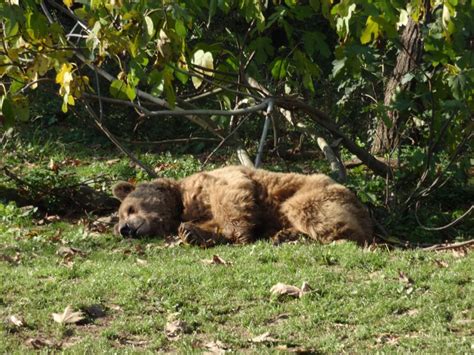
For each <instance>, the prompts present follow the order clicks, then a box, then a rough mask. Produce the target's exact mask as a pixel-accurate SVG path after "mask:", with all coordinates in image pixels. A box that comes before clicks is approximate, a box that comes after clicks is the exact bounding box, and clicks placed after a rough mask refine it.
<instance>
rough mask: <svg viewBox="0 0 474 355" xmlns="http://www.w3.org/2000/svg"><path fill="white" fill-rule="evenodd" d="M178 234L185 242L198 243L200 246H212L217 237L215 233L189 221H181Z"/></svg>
mask: <svg viewBox="0 0 474 355" xmlns="http://www.w3.org/2000/svg"><path fill="white" fill-rule="evenodd" d="M178 236H179V238H180V239H181V240H182V241H183V243H185V244H190V245H198V246H200V247H201V248H209V247H213V246H215V245H216V244H217V242H218V239H219V238H216V235H215V233H213V232H209V231H206V230H203V229H201V228H199V227H198V226H197V225H195V224H193V223H190V222H183V223H181V224H180V225H179V228H178Z"/></svg>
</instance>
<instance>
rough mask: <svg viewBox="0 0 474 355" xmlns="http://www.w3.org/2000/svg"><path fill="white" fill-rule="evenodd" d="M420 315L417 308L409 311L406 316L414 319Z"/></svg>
mask: <svg viewBox="0 0 474 355" xmlns="http://www.w3.org/2000/svg"><path fill="white" fill-rule="evenodd" d="M418 313H420V311H419V310H417V309H416V308H415V309H410V310H408V312H407V313H406V314H407V316H410V317H413V316H416V315H417V314H418Z"/></svg>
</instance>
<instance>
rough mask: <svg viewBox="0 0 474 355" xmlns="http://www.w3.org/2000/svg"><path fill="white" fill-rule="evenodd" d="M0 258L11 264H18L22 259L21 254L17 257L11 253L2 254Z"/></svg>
mask: <svg viewBox="0 0 474 355" xmlns="http://www.w3.org/2000/svg"><path fill="white" fill-rule="evenodd" d="M0 260H3V261H6V262H7V263H9V264H11V265H18V264H19V260H20V259H19V256H18V258H17V257H16V255H15V257H11V256H10V255H6V254H0Z"/></svg>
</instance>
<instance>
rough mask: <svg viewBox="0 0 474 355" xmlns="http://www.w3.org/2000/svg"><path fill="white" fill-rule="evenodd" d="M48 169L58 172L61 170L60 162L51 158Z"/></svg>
mask: <svg viewBox="0 0 474 355" xmlns="http://www.w3.org/2000/svg"><path fill="white" fill-rule="evenodd" d="M48 169H49V170H52V171H53V172H55V173H57V172H58V171H59V164H57V163H56V162H55V161H54V160H53V158H51V159H50V160H49V164H48Z"/></svg>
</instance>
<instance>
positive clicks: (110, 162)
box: [105, 159, 120, 165]
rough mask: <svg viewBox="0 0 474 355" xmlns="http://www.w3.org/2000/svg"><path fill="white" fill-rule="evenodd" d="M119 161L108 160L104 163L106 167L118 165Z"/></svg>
mask: <svg viewBox="0 0 474 355" xmlns="http://www.w3.org/2000/svg"><path fill="white" fill-rule="evenodd" d="M119 161H120V159H110V160H107V161H106V162H105V164H107V165H113V164H115V163H118V162H119Z"/></svg>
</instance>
